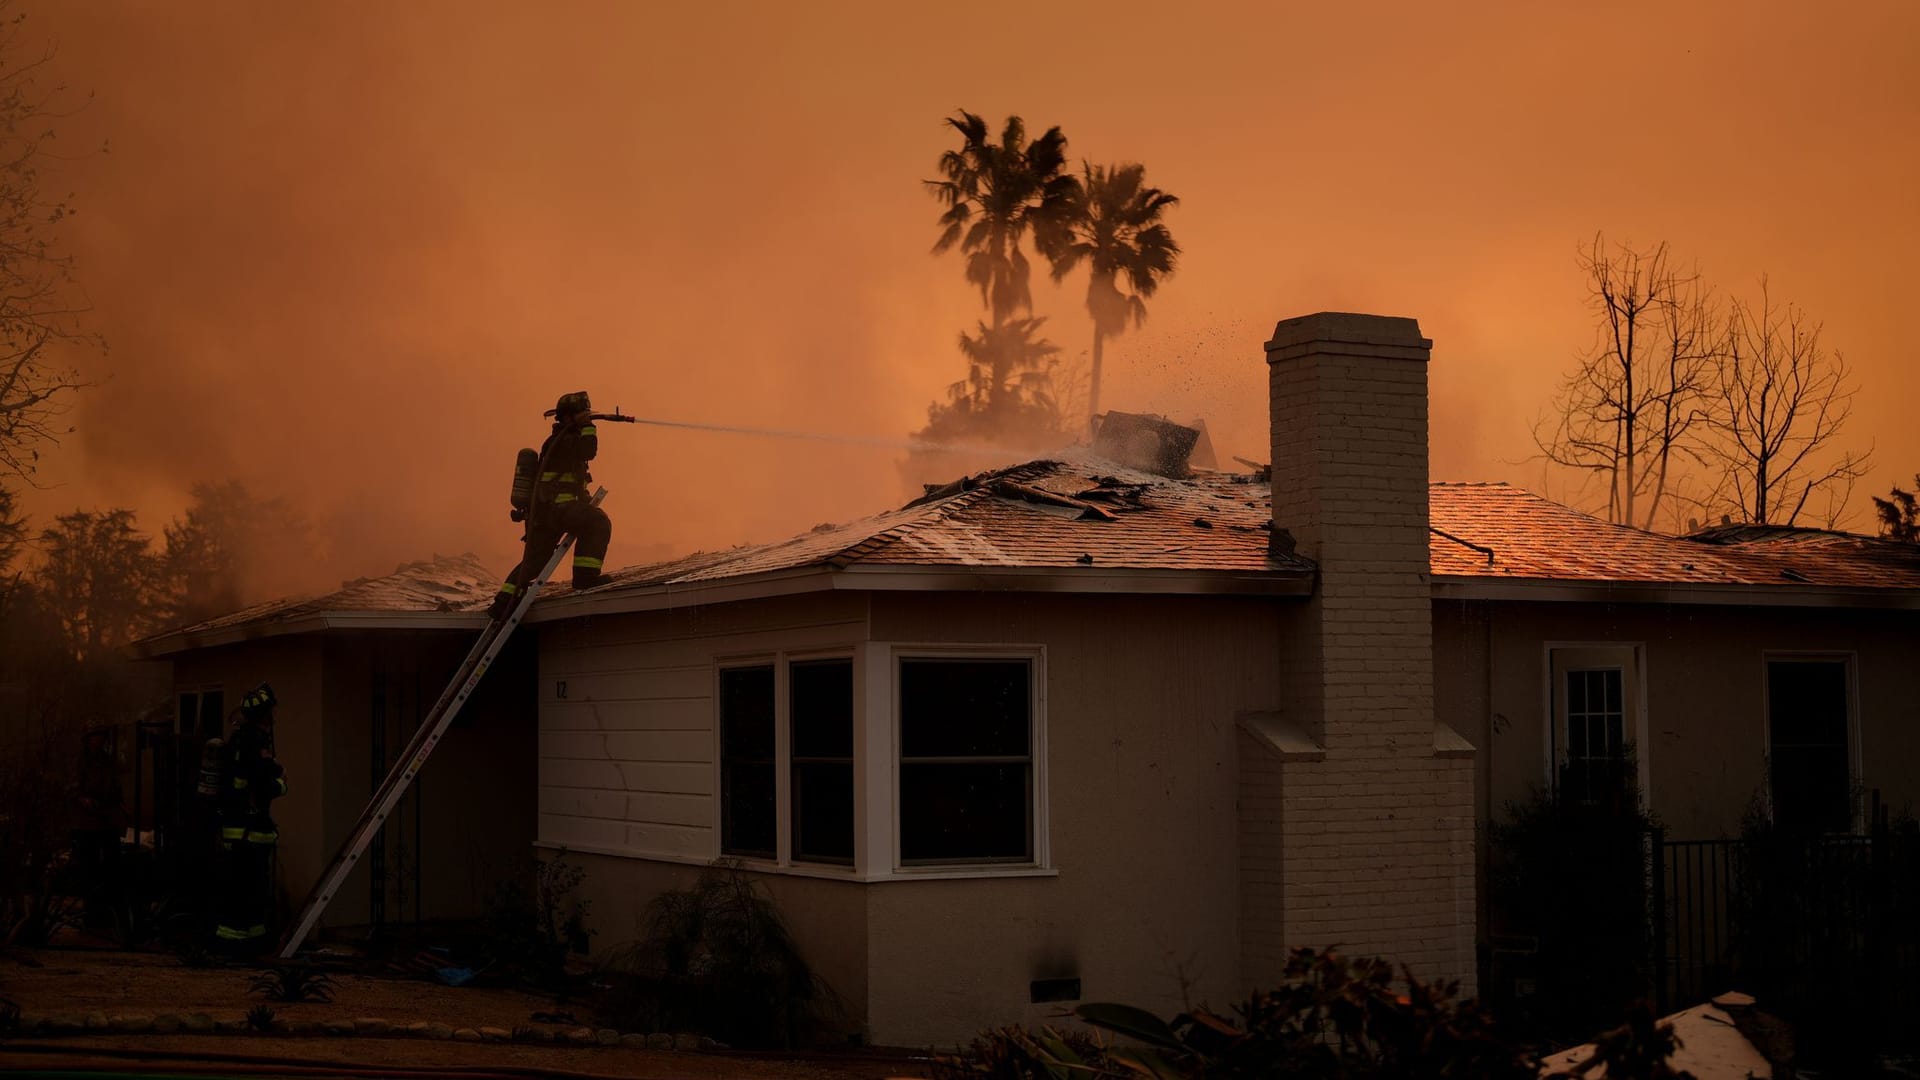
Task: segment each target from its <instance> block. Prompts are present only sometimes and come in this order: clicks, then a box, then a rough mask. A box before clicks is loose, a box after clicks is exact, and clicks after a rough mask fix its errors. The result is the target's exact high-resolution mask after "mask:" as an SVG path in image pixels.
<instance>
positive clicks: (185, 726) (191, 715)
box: [173, 691, 200, 735]
mask: <svg viewBox="0 0 1920 1080" xmlns="http://www.w3.org/2000/svg"><path fill="white" fill-rule="evenodd" d="M199 716H200V695H199V694H198V693H195V692H192V691H189V692H187V693H184V694H181V695H180V715H179V719H178V721H176V722H175V724H174V725H173V733H174V734H175V735H192V734H193V733H194V731H195V729H196V725H197V723H198V717H199Z"/></svg>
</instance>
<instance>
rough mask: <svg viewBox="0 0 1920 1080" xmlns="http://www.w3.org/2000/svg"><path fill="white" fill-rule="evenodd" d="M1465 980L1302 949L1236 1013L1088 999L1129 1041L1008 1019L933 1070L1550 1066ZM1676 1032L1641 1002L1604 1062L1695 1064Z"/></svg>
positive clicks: (976, 1073)
mask: <svg viewBox="0 0 1920 1080" xmlns="http://www.w3.org/2000/svg"><path fill="white" fill-rule="evenodd" d="M1458 991H1459V988H1458V986H1457V984H1453V983H1423V982H1421V981H1420V980H1418V979H1416V978H1414V977H1413V975H1412V974H1411V973H1410V972H1404V971H1403V972H1402V973H1401V979H1400V980H1398V981H1397V980H1396V979H1395V977H1394V972H1393V967H1392V965H1391V964H1389V963H1387V962H1386V961H1384V960H1378V959H1361V960H1354V961H1349V960H1346V959H1344V958H1342V957H1340V956H1338V955H1337V954H1335V953H1333V952H1315V951H1314V950H1311V949H1298V950H1295V952H1294V953H1293V955H1292V956H1291V957H1290V958H1289V960H1288V962H1287V967H1286V970H1285V975H1284V977H1283V979H1282V981H1281V984H1280V985H1279V986H1278V987H1276V988H1275V989H1273V990H1270V991H1265V992H1261V993H1256V994H1254V995H1252V996H1251V997H1250V998H1249V999H1248V1000H1247V1001H1246V1002H1245V1003H1243V1004H1242V1005H1240V1006H1239V1007H1238V1008H1237V1009H1236V1010H1235V1013H1236V1018H1234V1019H1229V1018H1227V1017H1224V1016H1221V1015H1220V1014H1218V1013H1214V1012H1211V1011H1208V1010H1207V1009H1204V1008H1202V1009H1194V1010H1191V1011H1189V1012H1186V1013H1182V1014H1181V1015H1179V1016H1176V1017H1174V1018H1173V1019H1172V1020H1163V1019H1161V1018H1160V1017H1158V1016H1156V1015H1154V1014H1153V1013H1150V1012H1147V1011H1146V1010H1144V1009H1137V1008H1134V1007H1132V1006H1129V1005H1118V1004H1087V1005H1082V1006H1081V1007H1080V1008H1079V1009H1078V1010H1076V1015H1077V1016H1078V1017H1079V1018H1080V1020H1082V1021H1083V1022H1085V1023H1087V1024H1091V1025H1093V1026H1095V1027H1098V1028H1101V1029H1103V1030H1105V1031H1108V1032H1111V1033H1113V1034H1114V1035H1116V1036H1119V1038H1120V1039H1121V1040H1124V1042H1123V1043H1116V1044H1111V1045H1110V1044H1107V1043H1103V1042H1100V1041H1097V1040H1093V1039H1088V1038H1086V1037H1084V1036H1074V1035H1069V1034H1062V1033H1060V1032H1056V1031H1053V1030H1051V1029H1048V1030H1046V1031H1042V1032H1039V1033H1033V1032H1027V1031H1024V1030H1022V1029H1019V1028H999V1029H995V1030H993V1031H989V1032H986V1033H984V1034H983V1035H982V1036H981V1037H980V1038H978V1039H975V1040H974V1043H973V1045H972V1046H971V1047H970V1048H968V1049H967V1050H965V1051H962V1052H960V1053H959V1054H956V1055H953V1056H951V1057H945V1058H941V1059H939V1061H938V1063H937V1064H936V1066H935V1070H934V1072H935V1076H936V1077H938V1078H939V1080H960V1078H972V1077H991V1078H994V1080H1003V1078H1004V1080H1042V1078H1044V1080H1070V1078H1071V1080H1082V1078H1085V1080H1119V1078H1122V1077H1125V1078H1129V1080H1137V1078H1139V1077H1143V1076H1144V1077H1152V1078H1155V1080H1198V1078H1201V1077H1206V1078H1208V1080H1218V1078H1241V1077H1245V1078H1253V1077H1285V1078H1293V1080H1387V1078H1396V1080H1397V1078H1401V1077H1434V1078H1438V1077H1487V1078H1491V1080H1535V1078H1537V1077H1539V1076H1540V1075H1541V1073H1540V1064H1539V1061H1538V1059H1537V1058H1536V1056H1535V1055H1534V1053H1533V1051H1532V1050H1531V1049H1530V1048H1528V1047H1525V1046H1522V1045H1518V1044H1516V1043H1514V1042H1513V1041H1511V1040H1510V1039H1509V1038H1507V1037H1506V1036H1505V1034H1504V1033H1502V1032H1501V1031H1499V1030H1497V1029H1496V1026H1495V1024H1494V1020H1493V1017H1492V1015H1491V1014H1490V1013H1488V1012H1487V1011H1486V1010H1485V1009H1483V1008H1482V1007H1481V1006H1480V1005H1479V1004H1478V1003H1477V1002H1475V1001H1473V1000H1470V999H1469V1000H1461V999H1459V998H1458V996H1457V995H1458ZM1676 1045H1678V1043H1677V1040H1676V1039H1675V1038H1674V1035H1673V1028H1672V1026H1671V1025H1667V1026H1664V1027H1662V1026H1660V1025H1658V1024H1656V1023H1654V1022H1653V1019H1652V1014H1651V1013H1650V1012H1648V1011H1646V1010H1645V1009H1644V1007H1642V1008H1641V1009H1640V1011H1638V1012H1636V1013H1634V1014H1633V1015H1632V1016H1631V1017H1630V1020H1629V1023H1628V1024H1627V1025H1626V1026H1624V1027H1622V1028H1619V1029H1617V1030H1615V1031H1612V1032H1609V1033H1607V1034H1606V1035H1604V1036H1602V1038H1601V1040H1600V1041H1599V1043H1598V1045H1597V1046H1596V1048H1595V1054H1594V1057H1593V1062H1594V1063H1601V1062H1604V1063H1605V1064H1606V1065H1607V1067H1608V1070H1609V1071H1608V1073H1607V1075H1608V1076H1612V1077H1616V1078H1621V1080H1667V1078H1679V1077H1684V1076H1685V1074H1683V1073H1675V1072H1672V1071H1671V1070H1670V1068H1669V1065H1668V1058H1669V1056H1670V1055H1671V1054H1672V1052H1673V1049H1674V1047H1675V1046H1676ZM1589 1067H1590V1066H1589ZM1579 1075H1580V1073H1578V1072H1577V1073H1574V1074H1560V1075H1559V1076H1556V1077H1553V1078H1551V1080H1571V1077H1573V1076H1579Z"/></svg>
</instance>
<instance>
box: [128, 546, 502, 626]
mask: <svg viewBox="0 0 1920 1080" xmlns="http://www.w3.org/2000/svg"><path fill="white" fill-rule="evenodd" d="M499 588H500V579H499V578H498V577H497V576H495V575H494V574H493V572H491V571H489V570H488V569H487V568H486V566H485V565H483V564H482V563H481V562H480V558H479V556H477V555H474V554H473V553H471V552H469V553H467V554H464V555H435V556H434V557H433V558H431V559H422V560H420V561H419V562H411V563H403V564H401V565H400V566H399V567H398V568H396V569H395V570H394V572H393V573H391V574H388V575H387V576H385V577H377V578H357V579H355V580H353V581H346V582H342V583H341V585H340V588H339V589H337V590H335V591H334V592H330V593H327V594H325V595H322V596H307V597H289V598H285V599H280V600H270V601H268V602H266V603H264V604H255V605H253V606H252V607H247V608H242V609H241V610H239V611H235V612H232V613H230V614H227V615H221V616H219V617H217V618H213V619H208V620H206V621H204V622H199V623H195V624H193V625H192V626H185V627H181V628H179V629H177V630H170V631H168V632H167V634H164V635H156V636H162V637H164V636H169V635H171V634H175V633H180V634H198V633H203V632H206V631H210V630H221V629H225V628H228V627H235V626H244V625H247V624H251V623H271V622H281V621H287V620H292V619H297V618H300V617H302V616H306V615H313V614H317V613H320V612H325V611H362V612H382V613H396V614H400V613H424V612H467V611H480V610H483V609H484V608H485V607H486V606H487V604H488V603H489V602H490V601H491V600H492V599H493V594H494V592H495V591H496V590H498V589H499Z"/></svg>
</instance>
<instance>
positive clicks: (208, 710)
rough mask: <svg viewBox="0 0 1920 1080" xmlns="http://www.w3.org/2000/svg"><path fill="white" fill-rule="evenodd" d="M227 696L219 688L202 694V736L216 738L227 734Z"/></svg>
mask: <svg viewBox="0 0 1920 1080" xmlns="http://www.w3.org/2000/svg"><path fill="white" fill-rule="evenodd" d="M226 711H227V696H226V694H225V693H223V692H221V691H219V690H208V691H206V692H205V693H202V694H201V695H200V737H201V738H203V739H214V738H219V737H220V736H222V735H224V734H226V730H227V717H226Z"/></svg>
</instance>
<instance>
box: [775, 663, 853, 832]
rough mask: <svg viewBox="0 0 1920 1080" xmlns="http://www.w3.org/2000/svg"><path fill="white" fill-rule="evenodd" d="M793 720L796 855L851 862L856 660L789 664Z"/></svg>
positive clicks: (793, 823) (788, 677)
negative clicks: (854, 675)
mask: <svg viewBox="0 0 1920 1080" xmlns="http://www.w3.org/2000/svg"><path fill="white" fill-rule="evenodd" d="M787 680H788V686H789V698H790V702H789V704H790V706H791V709H790V711H791V714H792V723H793V748H792V754H793V762H792V766H793V776H792V783H793V821H792V829H793V857H794V858H795V859H804V860H810V861H815V862H840V863H850V862H852V861H853V661H852V660H804V661H798V662H795V663H793V664H790V665H788V667H787Z"/></svg>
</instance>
